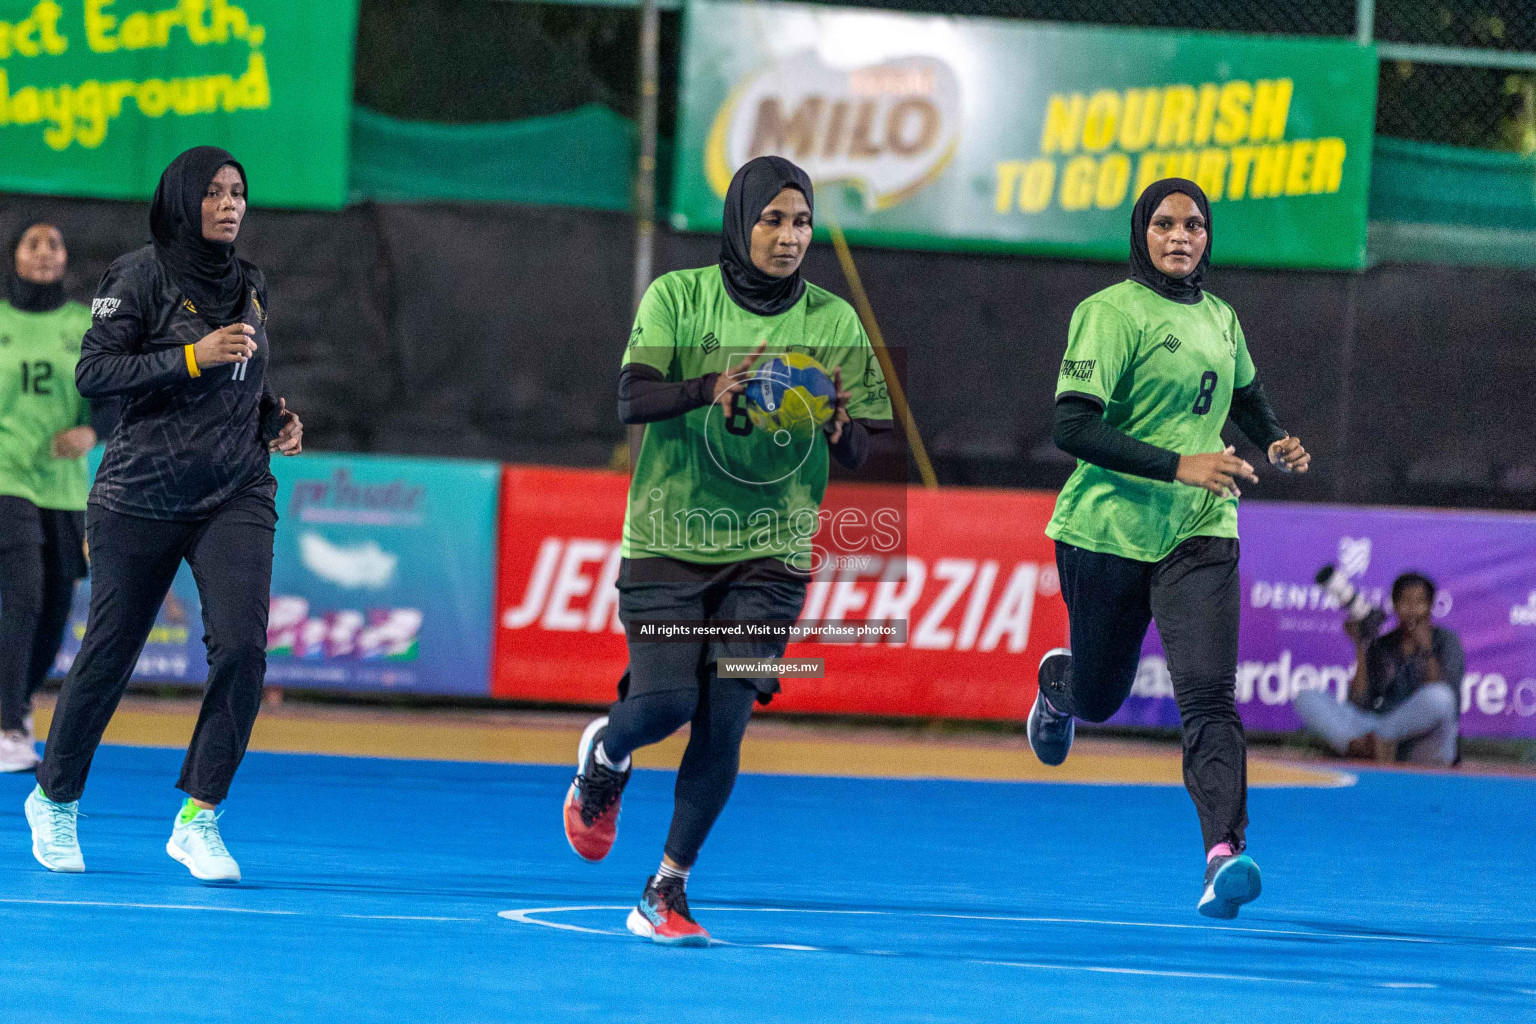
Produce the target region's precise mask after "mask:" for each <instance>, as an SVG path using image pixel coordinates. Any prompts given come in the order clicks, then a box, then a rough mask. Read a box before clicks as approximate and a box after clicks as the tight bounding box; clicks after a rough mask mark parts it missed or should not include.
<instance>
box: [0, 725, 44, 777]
mask: <svg viewBox="0 0 1536 1024" xmlns="http://www.w3.org/2000/svg"><path fill="white" fill-rule="evenodd" d="M40 760H41V758H39V757H38V756H37V748H36V747H34V746H33V745H32V741H30V740H28V739H27V735H26V733H23V732H17V731H15V730H11V731H10V732H4V733H0V772H30V771H31V770H32V769H34V768H36V767H37V763H38V761H40Z"/></svg>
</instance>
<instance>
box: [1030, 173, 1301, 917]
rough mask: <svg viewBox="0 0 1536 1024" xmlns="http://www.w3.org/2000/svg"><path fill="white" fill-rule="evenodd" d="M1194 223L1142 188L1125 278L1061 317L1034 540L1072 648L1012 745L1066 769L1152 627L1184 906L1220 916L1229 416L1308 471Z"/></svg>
mask: <svg viewBox="0 0 1536 1024" xmlns="http://www.w3.org/2000/svg"><path fill="white" fill-rule="evenodd" d="M1211 238H1212V228H1211V209H1210V205H1209V203H1208V202H1207V201H1206V197H1205V194H1204V193H1203V192H1202V191H1201V190H1200V186H1198V185H1196V184H1195V183H1194V182H1192V181H1186V180H1184V179H1182V178H1168V179H1164V180H1163V181H1158V182H1154V183H1153V184H1152V185H1150V186H1149V187H1148V188H1147V190H1146V191H1145V192H1144V193H1142V195H1141V197H1140V198H1139V199H1138V200H1137V203H1136V207H1135V210H1134V211H1133V212H1132V214H1131V277H1130V279H1129V280H1127V281H1122V282H1120V283H1119V284H1116V285H1113V286H1112V287H1109V288H1106V289H1104V290H1103V291H1101V292H1099V293H1097V294H1095V295H1091V296H1089V297H1088V298H1087V299H1085V300H1083V302H1082V303H1081V304H1080V305H1079V306H1078V307H1077V310H1076V312H1074V313H1073V315H1072V325H1071V328H1070V331H1069V337H1068V340H1067V352H1066V358H1065V359H1064V360H1063V361H1062V365H1061V375H1060V378H1059V381H1058V384H1057V388H1056V413H1055V424H1054V429H1053V434H1054V437H1055V440H1056V443H1057V445H1058V446H1059V447H1060V448H1061V449H1062V450H1064V451H1066V452H1068V453H1069V454H1072V455H1075V456H1077V457H1078V459H1079V460H1080V461H1079V462H1078V466H1077V469H1076V471H1075V472H1074V473H1073V474H1072V477H1071V478H1070V479H1069V480H1068V481H1067V484H1066V486H1065V487H1064V488H1062V492H1061V495H1060V496H1059V497H1058V498H1057V501H1056V512H1055V514H1054V515H1053V516H1052V517H1051V521H1050V524H1049V525H1048V526H1047V527H1046V535H1047V536H1049V537H1051V538H1052V539H1053V540H1055V542H1056V564H1057V567H1058V569H1059V571H1060V573H1061V593H1062V596H1063V597H1064V598H1065V599H1066V602H1067V614H1068V619H1069V625H1070V630H1071V643H1072V646H1071V649H1070V650H1068V649H1059V650H1055V651H1051V652H1050V653H1048V654H1047V655H1046V656H1045V658H1044V659H1042V661H1041V663H1040V670H1039V693H1038V695H1037V696H1036V698H1035V705H1034V708H1033V710H1032V711H1031V712H1030V716H1029V724H1028V735H1029V742H1030V746H1031V747H1032V748H1033V750H1034V752H1035V754H1036V756H1038V757H1039V758H1040V760H1041V761H1043V762H1044V763H1046V764H1049V765H1057V764H1060V763H1061V762H1062V761H1063V760H1065V759H1066V756H1067V752H1068V751H1069V750H1070V749H1071V746H1072V733H1073V720H1074V718H1082V719H1084V720H1085V721H1090V722H1102V721H1104V720H1105V719H1107V718H1109V717H1110V716H1111V715H1113V714H1114V713H1115V711H1117V710H1118V709H1119V707H1120V705H1121V704H1122V703H1123V702H1124V700H1125V698H1126V696H1127V695H1128V694H1129V693H1130V691H1131V685H1132V683H1133V682H1134V681H1135V678H1136V670H1137V667H1138V665H1139V663H1140V659H1141V645H1142V640H1143V638H1144V637H1145V636H1146V632H1147V625H1148V624H1149V622H1150V621H1151V620H1153V619H1155V620H1156V621H1157V629H1158V633H1159V635H1160V636H1161V638H1162V642H1163V648H1164V652H1165V654H1166V656H1167V662H1168V672H1169V674H1170V675H1171V676H1172V679H1173V689H1174V696H1175V698H1176V699H1177V701H1178V705H1179V718H1180V721H1181V723H1182V725H1183V732H1184V784H1185V786H1186V787H1187V788H1188V789H1189V794H1190V796H1191V797H1192V798H1193V799H1194V803H1195V810H1196V812H1197V813H1198V814H1199V818H1200V828H1201V832H1202V833H1203V837H1204V842H1205V851H1206V871H1205V880H1204V890H1203V892H1202V895H1201V898H1200V901H1199V904H1198V909H1199V911H1200V913H1202V914H1204V915H1206V916H1207V917H1217V918H1231V917H1235V916H1236V915H1237V912H1238V908H1239V907H1240V906H1241V905H1242V904H1244V903H1247V902H1249V901H1250V900H1253V899H1255V898H1257V897H1258V895H1259V888H1260V884H1259V869H1258V866H1257V865H1255V864H1254V862H1253V860H1252V859H1251V858H1250V857H1248V855H1247V854H1246V853H1244V852H1243V851H1244V848H1245V845H1246V842H1245V839H1244V831H1245V829H1246V827H1247V824H1248V812H1247V787H1248V769H1247V749H1246V746H1245V742H1244V739H1243V726H1242V722H1241V720H1240V719H1239V718H1238V714H1237V706H1236V701H1235V685H1236V678H1237V632H1238V618H1239V614H1240V612H1241V608H1242V594H1241V588H1240V586H1239V583H1238V573H1237V559H1238V543H1237V502H1236V499H1237V497H1238V494H1239V484H1240V483H1241V482H1245V481H1246V482H1249V483H1258V477H1257V476H1256V475H1255V474H1254V470H1253V467H1252V466H1250V465H1249V464H1248V463H1247V462H1245V461H1244V460H1243V459H1241V458H1239V457H1238V456H1237V454H1236V453H1235V451H1234V450H1233V449H1232V448H1231V447H1229V446H1227V445H1225V444H1224V443H1223V441H1222V437H1221V429H1222V426H1223V424H1225V423H1226V421H1227V419H1228V417H1229V416H1230V418H1231V419H1232V421H1233V422H1234V423H1236V424H1237V426H1238V428H1239V429H1240V430H1241V431H1242V432H1243V433H1244V434H1245V435H1246V436H1247V437H1248V438H1249V439H1250V440H1251V441H1253V442H1254V444H1256V445H1258V446H1259V447H1260V448H1262V449H1264V450H1265V451H1267V453H1268V455H1269V461H1270V463H1271V464H1273V465H1274V466H1276V467H1278V468H1279V469H1281V470H1282V471H1284V472H1290V473H1305V472H1306V471H1307V466H1308V464H1309V462H1310V461H1311V457H1310V456H1309V455H1308V454H1307V451H1306V449H1305V448H1303V447H1302V445H1301V442H1299V441H1298V440H1296V439H1295V438H1293V437H1291V436H1290V435H1289V434H1287V433H1286V432H1285V431H1284V430H1283V429H1281V428H1280V426H1279V424H1278V423H1277V422H1276V418H1275V414H1274V411H1273V410H1272V409H1271V407H1270V404H1269V401H1268V399H1267V398H1266V397H1265V395H1264V389H1263V387H1262V385H1260V384H1259V382H1258V379H1257V376H1256V374H1255V371H1254V367H1253V360H1252V359H1251V358H1250V357H1249V354H1248V344H1247V341H1246V340H1245V339H1244V337H1243V330H1242V327H1241V326H1239V324H1238V321H1237V315H1236V314H1235V313H1234V312H1233V311H1232V307H1231V306H1229V305H1227V304H1226V303H1225V302H1223V301H1222V300H1221V299H1219V298H1217V297H1216V296H1214V295H1212V294H1210V293H1209V292H1207V291H1204V290H1203V289H1202V288H1201V281H1202V278H1203V277H1204V274H1205V271H1206V268H1207V267H1208V266H1209V265H1210V254H1211Z"/></svg>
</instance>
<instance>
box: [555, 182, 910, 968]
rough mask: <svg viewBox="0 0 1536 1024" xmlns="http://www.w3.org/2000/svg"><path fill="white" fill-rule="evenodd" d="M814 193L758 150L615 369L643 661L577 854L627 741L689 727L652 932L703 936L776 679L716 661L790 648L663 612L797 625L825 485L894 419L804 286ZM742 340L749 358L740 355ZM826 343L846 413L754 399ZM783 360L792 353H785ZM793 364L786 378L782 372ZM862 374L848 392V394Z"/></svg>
mask: <svg viewBox="0 0 1536 1024" xmlns="http://www.w3.org/2000/svg"><path fill="white" fill-rule="evenodd" d="M813 208H814V200H813V197H812V192H811V181H810V178H809V177H807V176H806V174H805V172H804V171H802V170H801V169H800V168H798V167H796V166H795V165H794V164H792V163H790V162H789V161H788V160H784V159H781V158H779V157H759V158H757V159H755V160H752V161H750V162H748V163H747V164H745V165H744V166H743V167H742V168H741V170H739V171H737V172H736V176H735V178H734V179H733V180H732V182H731V186H730V189H729V191H728V192H727V194H726V197H725V210H724V216H723V221H724V223H723V230H722V240H721V247H720V262H719V263H718V264H717V265H715V266H709V267H702V268H699V269H697V270H679V271H674V272H673V273H670V274H666V275H663V276H662V277H661V278H659V279H658V280H657V281H656V282H655V283H653V284H652V285H651V287H650V289H649V290H648V291H647V292H646V294H645V298H644V300H643V301H642V302H641V304H640V309H639V312H638V313H636V315H635V324H634V329H633V331H632V332H631V334H630V340H629V347H628V349H627V350H626V352H625V355H624V366H623V370H622V372H621V373H620V376H619V416H620V419H622V420H623V421H624V422H625V423H629V424H642V423H643V424H645V425H646V426H645V435H644V440H643V442H642V443H641V444H640V446H639V451H638V456H637V458H636V460H635V469H634V472H633V474H632V476H631V479H630V487H629V504H628V509H627V512H626V515H625V519H624V541H623V546H622V551H621V554H622V555H623V561H622V562H621V564H620V570H619V583H618V586H619V618H620V619H621V620H622V621H623V622H624V624H625V627H626V630H627V632H628V634H629V658H630V661H629V669H628V671H627V672H625V674H624V678H623V680H622V681H621V682H620V683H619V701H618V702H617V703H616V704H614V705H613V707H612V708H611V709H610V710H609V712H608V714H607V715H606V716H604V717H602V718H599V719H597V720H596V721H595V722H593V723H592V724H591V725H590V726H588V727H587V730H586V732H585V734H583V736H582V741H581V747H580V750H579V752H578V760H577V765H578V768H577V771H578V774H577V776H576V779H575V781H574V782H573V783H572V785H571V787H570V790H569V792H568V793H567V795H566V802H565V832H566V838H567V839H568V840H569V842H570V844H571V848H572V849H574V850H575V851H576V852H577V853H578V854H579V855H580V856H582V857H583V858H585V859H587V860H591V861H596V860H601V859H602V858H603V857H605V856H607V854H608V851H609V850H610V849H611V848H612V847H613V842H614V839H615V837H616V829H617V825H618V816H619V798H620V795H621V793H622V792H623V789H624V785H625V783H626V782H627V781H628V779H629V772H630V754H631V752H633V751H635V750H637V749H639V748H640V747H643V746H647V745H649V744H652V743H656V742H658V741H660V740H663V739H665V738H666V737H668V736H670V735H671V734H672V733H674V732H676V731H677V730H678V729H680V728H682V727H683V726H684V725H686V724H688V723H690V722H691V723H692V732H691V734H690V736H689V740H688V749H687V751H686V753H684V755H683V761H682V765H681V766H680V767H679V768H678V773H677V789H676V798H675V801H674V809H673V815H672V825H671V829H670V831H669V833H668V836H667V843H666V853H665V856H664V857H663V858H662V861H661V866H660V868H658V870H657V873H656V875H655V876H654V877H652V878H651V879H649V880H647V882H646V886H645V890H644V892H643V894H642V895H641V898H640V903H639V905H638V906H637V907H636V908H635V909H634V910H633V911H632V912H631V913H630V915H629V929H630V931H632V932H634V933H635V934H637V935H641V936H644V937H647V938H651V939H654V940H655V941H657V942H663V943H669V944H674V945H705V944H707V943H708V942H709V933H708V932H706V931H705V930H704V929H703V928H702V927H700V926H699V925H698V924H697V923H696V922H695V921H694V920H693V918H692V916H691V915H690V914H689V912H688V900H687V896H686V892H685V885H686V882H687V878H688V873H689V870H690V869H691V868H692V867H693V863H694V860H695V858H696V857H697V856H698V853H699V849H700V847H701V846H702V845H703V843H704V839H705V837H706V836H707V835H708V834H709V830H710V827H711V826H712V825H713V824H714V822H715V819H716V817H718V816H719V814H720V812H721V810H722V809H724V807H725V803H726V800H727V799H728V798H729V797H730V793H731V788H732V787H733V786H734V785H735V782H736V771H737V767H738V765H739V762H740V755H741V740H742V735H743V733H744V732H745V731H746V727H747V720H748V718H749V717H750V716H751V713H752V706H753V704H754V703H755V702H762V703H767V702H768V701H769V700H771V699H772V696H773V694H774V693H775V692H776V691H777V690H778V689H779V681H778V679H777V678H773V677H762V678H753V679H740V678H723V679H722V678H720V677H719V675H718V674H717V665H716V662H717V661H718V659H720V658H753V659H760V658H778V657H782V656H783V654H784V647H785V641H784V639H782V638H779V639H774V638H765V639H739V638H730V637H717V638H714V639H688V640H685V641H683V642H678V641H675V640H674V641H670V642H669V641H654V640H645V639H642V638H641V636H640V632H639V630H640V629H641V628H643V627H645V625H646V624H647V623H656V622H661V621H669V620H670V621H686V622H694V623H708V624H710V625H728V624H730V623H740V622H749V621H758V622H764V621H766V622H777V623H782V624H789V623H793V622H794V621H795V620H796V619H797V618H798V617H799V615H800V609H801V606H802V605H803V604H804V602H805V590H806V582H807V572H806V570H807V569H809V568H813V566H812V565H810V564H808V562H807V558H808V556H809V555H810V554H811V551H812V537H813V536H814V534H815V532H816V528H817V525H818V516H817V513H818V510H819V508H820V505H821V500H822V497H823V495H824V493H825V491H826V487H827V467H828V457H829V455H831V456H835V457H836V458H837V460H838V461H839V462H840V463H841V464H842V465H844V466H847V467H849V468H855V469H856V468H858V466H859V465H861V464H862V463H863V461H864V458H865V455H866V453H867V445H868V441H869V436H868V435H869V431H870V430H871V429H877V430H878V429H882V428H884V427H888V426H890V424H891V408H890V402H889V401H888V399H887V398H886V393H885V387H884V378H883V376H882V375H881V373H880V368H879V364H878V363H877V362H875V360H874V353H873V351H872V350H871V348H870V345H869V341H868V339H867V338H866V337H865V335H864V330H863V328H862V327H861V326H860V324H859V320H858V317H857V316H856V315H855V314H854V312H853V309H852V308H851V307H850V306H849V305H848V304H847V303H846V302H844V301H843V300H842V299H839V298H837V297H836V296H834V295H832V294H831V293H830V292H827V291H825V290H823V289H821V288H818V287H816V286H815V285H813V284H810V283H808V282H806V281H805V280H804V279H803V278H802V277H801V274H800V264H801V261H802V260H804V259H805V253H806V250H807V249H808V248H809V246H810V242H811V224H812V219H811V218H812V210H813ZM744 353H745V355H743V354H744ZM807 356H808V357H811V358H812V359H814V360H815V361H816V362H817V363H819V364H820V366H822V367H825V368H826V373H827V374H828V375H830V379H831V381H833V382H835V383H833V384H832V385H831V386H827V381H826V378H825V377H821V376H820V374H819V371H816V374H815V375H816V376H817V377H818V379H819V384H820V386H821V388H822V392H821V393H822V396H823V398H831V399H832V402H831V406H832V408H830V409H826V408H824V409H823V410H822V412H823V413H827V412H830V413H831V416H830V419H828V420H827V422H826V423H825V425H824V426H823V425H821V423H820V422H819V420H820V415H819V414H817V415H811V416H802V417H796V416H793V415H787V414H790V413H792V412H793V411H794V410H795V409H797V408H798V409H801V410H807V409H809V408H810V405H811V404H815V401H816V398H815V396H814V395H810V396H809V397H810V398H811V399H812V401H811V403H809V404H801V405H797V404H796V403H800V402H801V401H802V397H804V396H807V393H806V392H801V393H799V396H800V397H797V396H796V395H795V394H789V395H782V396H780V397H782V398H783V403H782V405H781V406H780V405H778V404H777V403H775V402H769V403H767V404H768V406H772V408H771V409H770V408H767V407H765V406H764V404H762V403H759V404H757V405H755V406H749V404H748V401H747V396H746V395H744V394H743V391H744V390H745V391H749V392H751V393H756V394H760V393H761V389H762V387H763V380H761V379H759V380H756V381H752V387H751V388H750V389H749V388H747V387H746V385H747V384H748V383H749V380H751V378H752V377H753V368H754V366H756V365H757V364H758V362H759V360H760V359H761V360H763V361H764V362H765V363H766V362H767V361H768V360H770V359H772V360H774V361H773V362H772V363H768V364H767V365H770V366H773V367H775V368H776V369H777V370H781V371H784V372H786V373H796V372H801V371H799V370H797V369H795V368H796V367H803V366H805V365H807V360H806V359H805V358H804V357H807ZM775 357H777V358H775ZM786 379H788V378H786ZM843 382H847V386H848V389H849V390H844V388H843Z"/></svg>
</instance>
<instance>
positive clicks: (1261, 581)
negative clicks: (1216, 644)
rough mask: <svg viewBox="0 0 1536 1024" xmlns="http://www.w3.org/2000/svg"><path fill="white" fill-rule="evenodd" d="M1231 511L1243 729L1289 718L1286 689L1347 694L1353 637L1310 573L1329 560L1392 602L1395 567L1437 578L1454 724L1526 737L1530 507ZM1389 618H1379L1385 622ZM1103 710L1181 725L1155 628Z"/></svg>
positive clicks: (1534, 541) (1532, 556) (1531, 697)
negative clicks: (1457, 649)
mask: <svg viewBox="0 0 1536 1024" xmlns="http://www.w3.org/2000/svg"><path fill="white" fill-rule="evenodd" d="M1238 520H1239V532H1240V533H1241V534H1242V562H1241V569H1240V572H1241V578H1242V587H1243V625H1242V632H1241V637H1240V643H1239V648H1238V665H1237V706H1238V710H1239V712H1240V713H1241V714H1242V718H1243V722H1244V724H1245V725H1246V726H1247V727H1248V728H1249V729H1254V730H1262V731H1266V732H1289V731H1294V730H1296V729H1299V728H1300V727H1301V722H1300V720H1299V719H1298V718H1297V717H1296V714H1295V712H1294V711H1293V710H1292V709H1291V701H1292V700H1294V699H1295V697H1296V694H1297V693H1299V692H1301V691H1302V690H1305V689H1323V690H1327V691H1328V692H1329V693H1330V694H1332V695H1334V696H1336V697H1338V698H1339V699H1340V700H1342V699H1344V694H1345V692H1346V690H1347V687H1348V685H1349V680H1350V677H1351V676H1352V675H1353V674H1354V661H1355V654H1354V647H1353V644H1352V643H1351V641H1350V640H1349V638H1348V637H1346V636H1345V635H1344V632H1343V623H1344V613H1343V611H1342V610H1341V609H1340V608H1339V607H1338V605H1337V604H1336V603H1335V602H1333V601H1332V600H1331V599H1329V598H1328V596H1327V594H1326V593H1325V592H1324V590H1323V587H1322V586H1321V585H1319V584H1317V583H1315V582H1313V581H1314V579H1315V578H1316V576H1317V572H1318V570H1319V569H1321V568H1322V567H1323V566H1325V565H1334V566H1337V567H1338V568H1339V569H1340V571H1342V572H1344V573H1346V574H1347V575H1348V576H1349V578H1350V582H1351V583H1353V584H1354V586H1355V587H1356V588H1358V589H1359V590H1360V591H1361V592H1362V593H1363V594H1364V595H1365V596H1366V597H1367V599H1369V600H1370V601H1371V602H1372V603H1373V604H1378V605H1380V606H1382V607H1384V608H1387V609H1388V610H1389V611H1390V605H1391V600H1390V590H1391V586H1392V580H1393V579H1395V578H1396V577H1397V576H1398V575H1400V574H1402V573H1404V572H1409V571H1416V572H1421V573H1423V574H1424V575H1426V576H1428V577H1429V578H1430V579H1431V580H1433V581H1434V582H1435V584H1436V586H1437V587H1438V590H1439V593H1438V596H1437V598H1436V601H1435V610H1434V614H1435V623H1436V625H1439V626H1443V627H1446V628H1448V629H1452V630H1455V631H1456V633H1457V634H1459V635H1460V637H1461V642H1462V645H1463V647H1464V648H1465V650H1466V656H1467V671H1466V676H1465V677H1464V678H1463V679H1462V681H1461V686H1460V692H1461V732H1462V735H1464V736H1519V737H1531V738H1536V516H1530V515H1518V514H1499V513H1469V512H1435V511H1425V510H1406V509H1371V508H1351V507H1346V506H1329V505H1290V504H1278V503H1274V504H1266V503H1259V502H1244V503H1243V504H1242V506H1241V510H1240V512H1239V514H1238ZM1394 624H1395V623H1394V621H1393V620H1392V619H1391V618H1390V617H1389V619H1388V621H1387V625H1386V626H1385V627H1384V628H1385V629H1391V628H1392V627H1393V625H1394ZM1110 721H1111V722H1112V723H1114V724H1119V725H1153V726H1176V725H1178V723H1179V713H1178V709H1177V707H1176V706H1175V704H1174V699H1173V685H1172V683H1171V682H1170V680H1169V677H1168V668H1167V665H1166V663H1165V662H1164V660H1163V650H1162V646H1161V643H1160V641H1159V639H1158V637H1157V631H1156V629H1153V630H1151V631H1149V633H1148V635H1147V642H1146V645H1145V646H1144V647H1143V649H1142V660H1141V668H1140V671H1139V672H1138V673H1137V677H1136V685H1135V687H1134V688H1133V689H1132V691H1131V697H1130V699H1128V700H1127V701H1126V702H1125V706H1124V707H1122V708H1121V709H1120V712H1119V713H1118V714H1117V715H1115V717H1114V718H1112V719H1110Z"/></svg>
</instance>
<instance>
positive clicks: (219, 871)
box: [165, 808, 240, 885]
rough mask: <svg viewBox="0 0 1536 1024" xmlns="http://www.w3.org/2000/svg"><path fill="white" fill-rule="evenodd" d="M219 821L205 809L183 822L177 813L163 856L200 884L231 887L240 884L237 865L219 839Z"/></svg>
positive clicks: (238, 866) (221, 838) (199, 810)
mask: <svg viewBox="0 0 1536 1024" xmlns="http://www.w3.org/2000/svg"><path fill="white" fill-rule="evenodd" d="M219 818H220V815H217V814H214V813H213V812H212V811H210V810H208V809H206V808H198V809H197V813H196V814H194V815H193V816H192V817H191V818H190V819H188V820H186V821H182V815H181V814H179V813H178V814H177V815H176V822H175V824H174V825H173V826H172V827H171V838H170V840H169V841H168V842H167V843H166V844H165V852H166V853H168V854H170V855H171V857H172V858H173V859H175V860H176V861H179V862H180V863H182V864H184V865H186V868H187V870H188V871H190V872H192V877H193V878H196V879H197V880H198V881H200V882H217V883H222V884H225V885H233V884H234V883H236V882H238V881H240V865H239V864H236V863H235V858H233V857H231V856H230V855H229V850H228V849H227V848H226V847H225V846H224V837H223V836H221V835H219Z"/></svg>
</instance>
